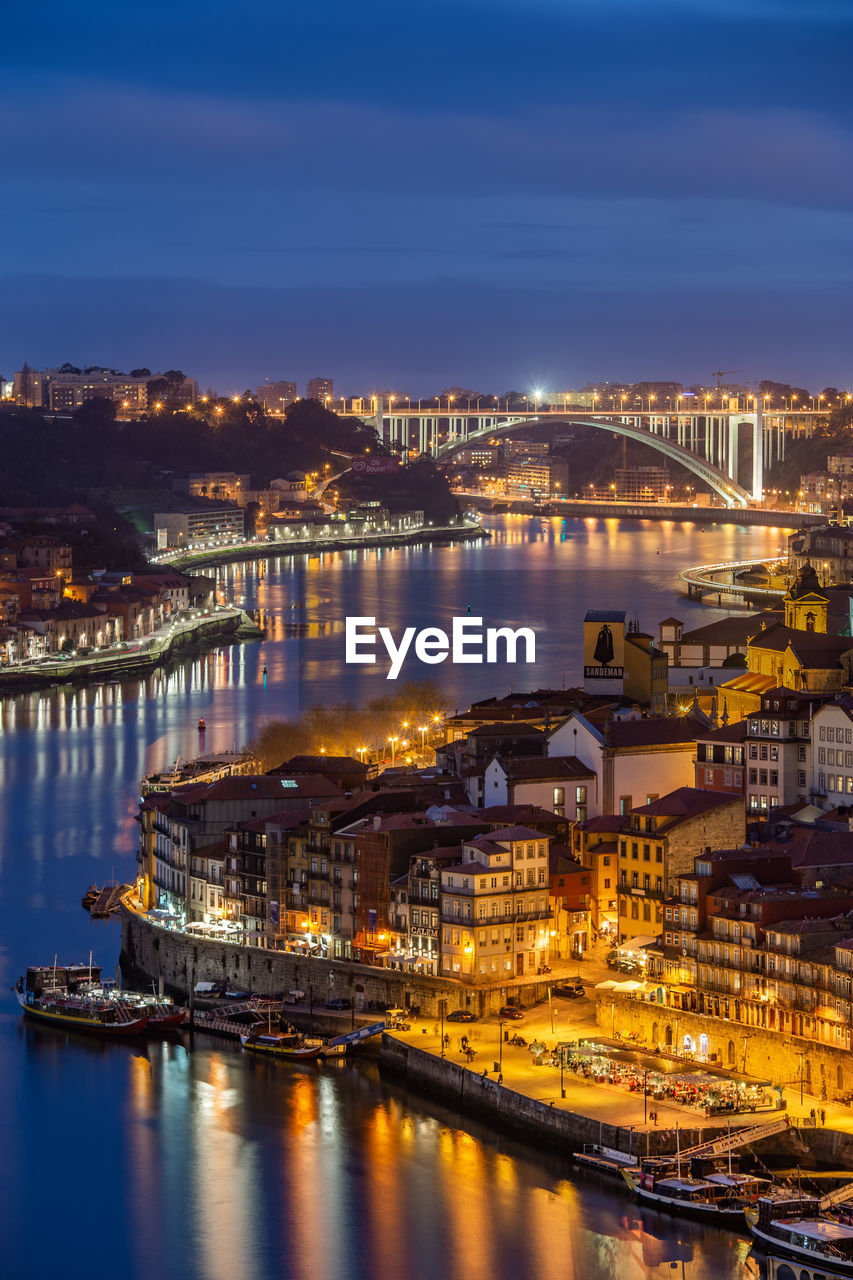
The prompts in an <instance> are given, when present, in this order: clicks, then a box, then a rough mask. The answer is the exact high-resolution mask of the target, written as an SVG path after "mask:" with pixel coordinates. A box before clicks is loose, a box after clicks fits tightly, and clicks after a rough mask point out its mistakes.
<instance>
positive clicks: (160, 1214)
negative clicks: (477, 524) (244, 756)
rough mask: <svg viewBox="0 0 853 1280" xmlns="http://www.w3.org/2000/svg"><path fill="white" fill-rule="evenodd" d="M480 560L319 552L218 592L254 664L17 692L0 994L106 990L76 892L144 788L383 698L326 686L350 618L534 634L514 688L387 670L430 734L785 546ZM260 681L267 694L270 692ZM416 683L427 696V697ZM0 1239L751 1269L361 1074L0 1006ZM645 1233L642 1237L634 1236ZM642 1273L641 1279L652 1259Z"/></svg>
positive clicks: (507, 1267)
mask: <svg viewBox="0 0 853 1280" xmlns="http://www.w3.org/2000/svg"><path fill="white" fill-rule="evenodd" d="M486 527H487V528H488V529H489V531H490V532H491V534H492V537H491V538H490V540H489V541H488V542H483V543H478V544H456V545H440V546H435V547H405V548H398V549H395V550H391V551H388V550H386V551H381V552H380V551H365V550H361V551H357V552H352V553H344V552H336V553H329V554H326V555H323V556H312V557H310V558H307V557H306V558H302V559H298V560H293V561H289V560H286V559H285V560H281V561H270V562H263V563H258V562H251V563H246V564H237V565H231V566H228V567H226V568H223V569H222V570H220V573H219V585H220V589H221V591H222V592H223V593H224V594H227V595H228V596H229V597H232V598H236V599H238V600H240V601H241V602H242V603H243V605H244V607H246V608H247V609H250V610H252V611H257V613H258V616H259V617H260V618H261V619H262V620H263V622H264V625H265V629H266V638H265V639H264V641H263V642H261V643H256V644H250V645H244V646H239V647H234V648H229V649H224V650H221V651H217V652H214V653H211V654H208V655H206V656H204V657H202V658H197V659H194V660H188V661H187V662H185V663H182V664H180V665H177V666H175V667H173V668H170V669H169V670H168V671H161V672H157V673H155V674H153V675H152V676H150V677H149V678H148V679H146V680H145V681H130V682H126V683H123V684H118V683H116V684H111V683H110V684H104V685H92V686H89V687H86V688H81V689H74V688H61V689H55V690H50V691H47V692H40V693H31V694H21V695H18V696H15V697H13V698H9V699H7V700H6V701H5V702H4V703H3V704H2V706H0V729H1V730H2V734H0V796H2V811H0V981H2V985H3V989H4V990H8V987H9V986H10V985H11V983H12V982H13V981H14V979H15V977H17V975H18V973H20V972H22V971H23V969H24V968H25V967H26V965H27V963H39V962H40V963H44V962H46V961H48V962H49V961H50V959H51V958H52V957H53V955H54V953H57V952H58V953H59V955H60V957H64V958H65V959H68V960H73V959H84V958H85V957H86V956H87V954H88V951H89V949H90V948H92V949H94V952H95V958H96V960H98V961H99V962H101V963H102V964H103V965H104V966H105V968H106V969H107V971H109V970H110V969H111V968H112V966H113V965H114V964H115V962H116V959H117V952H118V941H119V939H118V929H117V927H116V926H115V925H114V924H111V923H106V924H98V923H92V922H90V921H89V919H88V917H87V916H86V915H85V913H84V912H83V911H82V909H81V907H80V905H79V904H80V897H81V895H82V893H83V892H84V891H85V889H86V887H87V886H88V885H89V883H91V882H98V883H102V882H103V881H105V880H107V879H110V878H113V877H115V878H118V879H131V878H132V877H133V875H134V873H135V867H136V864H135V860H134V849H135V842H136V823H135V818H134V815H135V811H136V805H137V784H138V779H139V777H140V776H141V774H143V773H145V772H147V771H149V770H151V769H154V768H157V767H161V766H163V765H165V764H167V763H168V762H170V761H171V760H173V759H174V758H175V756H176V754H178V753H181V754H182V755H184V756H187V755H192V754H195V753H196V752H197V750H198V734H197V731H196V723H197V721H198V718H199V716H201V715H203V716H204V717H205V720H206V722H207V735H206V742H205V748H206V749H208V750H210V749H221V748H224V747H227V746H231V745H233V744H234V743H235V742H236V743H238V744H240V743H244V742H246V741H248V740H249V739H250V738H251V736H252V734H253V733H254V731H255V730H256V729H257V727H258V726H259V725H260V724H261V723H263V721H264V720H265V719H267V718H272V717H276V716H281V715H294V714H297V713H298V712H299V710H300V709H302V708H304V707H306V706H308V705H311V704H313V703H318V702H333V701H341V700H344V699H346V700H349V701H351V702H354V703H357V702H360V701H362V700H364V699H366V698H368V697H371V696H375V695H376V694H378V693H383V692H385V691H386V689H387V688H388V682H387V681H386V680H385V668H384V667H379V666H377V667H376V668H369V667H358V668H352V667H347V666H346V665H345V663H344V635H343V630H344V619H345V617H346V616H347V615H348V614H349V615H353V614H355V615H359V616H375V617H376V618H377V624H378V625H382V626H388V627H390V628H392V629H393V630H394V631H395V632H397V631H398V630H399V629H401V628H402V627H404V626H416V627H424V626H429V625H434V626H439V627H443V628H444V629H445V630H448V629H449V626H450V619H451V618H452V617H453V616H454V615H466V616H467V615H468V614H469V612H470V615H471V616H482V617H483V619H484V622H485V625H489V626H492V625H502V624H512V625H513V626H519V625H527V626H530V627H532V628H534V630H535V631H536V634H537V652H536V663H535V666H532V667H530V666H524V665H519V666H517V667H514V668H496V667H488V666H481V667H477V666H465V667H454V666H451V665H444V666H442V667H433V668H431V669H429V670H428V671H425V669H424V668H421V667H419V665H418V664H417V663H412V664H407V666H406V667H405V668H404V671H403V677H404V678H405V677H409V676H411V677H413V678H417V677H419V676H422V675H423V674H426V675H428V676H429V675H431V676H433V677H434V678H436V679H437V680H438V682H440V685H441V688H442V691H443V702H444V709H447V710H450V711H452V710H454V709H455V708H456V707H459V708H461V707H463V706H466V705H468V703H469V701H471V700H472V699H476V698H478V697H486V696H488V695H489V694H491V693H493V692H499V693H503V692H507V691H508V690H509V688H510V687H513V688H514V689H515V690H517V691H523V690H526V689H530V688H536V687H540V688H541V687H546V686H549V685H550V686H554V685H556V686H558V687H559V686H560V685H562V684H563V683H565V684H572V683H576V682H577V680H578V675H579V669H580V664H581V625H580V624H581V621H582V618H583V614H584V612H585V611H586V610H587V609H588V608H611V609H614V608H620V609H625V610H627V611H628V612H629V613H630V614H631V615H632V616H633V615H637V616H638V617H639V621H640V623H641V625H642V626H643V627H644V628H645V629H647V630H650V631H652V632H653V634H655V635H656V634H657V626H658V622H659V621H660V620H661V619H662V618H664V617H666V616H668V615H670V614H675V615H676V616H678V617H680V618H682V619H683V620H684V622H685V624H686V625H688V626H691V625H698V624H699V623H700V622H702V621H709V620H710V619H712V618H713V617H716V616H719V611H717V610H714V609H709V608H707V607H705V606H702V605H699V604H697V603H694V602H689V601H687V600H686V599H684V598H683V597H682V598H678V596H677V595H676V594H675V593H676V582H675V579H676V575H677V572H678V570H679V569H681V568H682V567H684V566H685V565H688V564H695V563H701V562H710V561H720V560H727V559H732V560H735V559H746V558H748V557H753V556H755V557H765V556H769V555H772V554H774V553H775V552H776V550H777V548H778V547H779V546H780V544H781V543H782V542H783V541H784V534H783V532H782V531H780V530H775V529H765V528H743V527H739V526H736V525H724V526H704V527H698V526H695V525H692V524H674V523H655V522H650V521H621V522H620V521H616V520H612V521H611V520H597V519H596V520H580V519H577V520H566V521H563V520H559V519H548V520H546V519H537V518H531V517H513V516H506V517H499V518H491V519H489V520H488V521H487V525H486ZM265 665H266V668H267V676H266V679H264V673H263V668H264V666H265ZM436 673H437V675H436ZM0 1078H2V1080H3V1082H4V1085H5V1088H4V1101H5V1106H4V1109H3V1112H2V1118H0V1136H2V1142H0V1203H1V1204H2V1206H3V1210H2V1221H3V1225H2V1227H0V1232H1V1233H2V1237H3V1243H4V1253H3V1256H4V1260H6V1259H14V1262H13V1268H12V1270H11V1271H7V1272H6V1273H7V1274H10V1275H12V1276H13V1277H14V1278H15V1280H17V1278H18V1277H21V1278H22V1280H23V1278H24V1277H26V1278H27V1280H41V1277H48V1276H50V1277H55V1276H58V1275H62V1276H63V1277H69V1278H72V1277H76V1276H77V1275H80V1276H83V1275H86V1276H90V1277H96V1280H99V1278H100V1277H101V1276H104V1277H106V1276H108V1275H109V1276H111V1277H112V1276H121V1277H137V1276H138V1277H142V1276H150V1275H152V1274H155V1273H156V1272H159V1273H160V1274H161V1275H162V1276H163V1277H166V1278H169V1280H170V1278H171V1277H172V1276H176V1277H177V1276H181V1277H182V1278H185V1280H220V1278H221V1280H225V1277H228V1280H243V1278H244V1277H245V1280H255V1278H257V1280H266V1278H267V1277H273V1276H275V1277H291V1276H293V1277H300V1278H302V1277H304V1278H305V1280H325V1278H326V1277H353V1278H355V1277H361V1276H368V1275H370V1276H375V1275H383V1276H394V1277H397V1276H399V1277H412V1278H413V1280H414V1278H419V1277H424V1278H425V1280H431V1277H434V1276H435V1277H439V1276H441V1277H443V1278H446V1280H455V1278H456V1277H458V1278H459V1280H481V1277H482V1280H503V1278H504V1277H507V1278H509V1277H526V1276H531V1277H534V1276H536V1277H540V1276H541V1277H543V1278H545V1277H551V1276H553V1277H555V1280H556V1278H557V1277H559V1278H560V1280H571V1278H572V1277H575V1276H577V1277H580V1276H582V1277H583V1278H584V1280H599V1277H602V1278H603V1277H611V1276H612V1275H613V1274H614V1273H617V1272H618V1273H619V1274H620V1276H621V1277H623V1280H629V1278H630V1280H633V1277H635V1276H636V1277H640V1276H643V1277H645V1276H654V1275H657V1274H661V1275H662V1274H664V1273H665V1272H666V1270H667V1268H666V1266H665V1265H663V1266H662V1269H661V1270H660V1271H659V1272H658V1271H656V1270H655V1269H654V1266H656V1265H657V1264H658V1263H661V1264H665V1263H667V1262H668V1261H673V1262H677V1263H678V1265H679V1269H680V1268H681V1263H682V1261H683V1262H684V1267H685V1275H693V1276H696V1277H702V1278H704V1277H712V1278H716V1277H720V1280H729V1278H730V1277H731V1278H734V1277H739V1276H741V1274H743V1263H742V1260H743V1257H744V1256H745V1252H746V1246H745V1244H744V1243H743V1242H739V1241H738V1238H737V1237H735V1236H733V1235H731V1234H728V1233H722V1232H716V1231H713V1230H709V1229H706V1228H703V1227H692V1226H690V1225H686V1224H681V1223H679V1224H675V1223H673V1222H670V1221H668V1220H667V1219H665V1218H660V1217H658V1216H657V1215H654V1214H649V1213H647V1212H645V1211H643V1213H640V1212H639V1211H638V1210H637V1209H636V1207H635V1206H634V1205H633V1204H632V1203H631V1202H630V1200H629V1199H628V1198H627V1196H626V1195H624V1194H623V1193H622V1191H621V1189H620V1188H619V1187H618V1186H616V1185H615V1184H612V1185H608V1184H601V1183H599V1182H597V1181H595V1180H590V1179H584V1178H582V1177H580V1176H578V1175H577V1173H575V1172H573V1171H572V1168H571V1165H570V1164H569V1163H567V1162H566V1161H562V1160H559V1159H557V1158H554V1159H547V1158H543V1157H542V1156H541V1153H535V1152H533V1151H530V1150H529V1149H526V1148H524V1147H521V1146H515V1145H513V1144H510V1143H508V1142H506V1141H505V1140H503V1139H499V1138H496V1137H495V1136H494V1135H492V1134H490V1133H489V1132H487V1131H485V1130H482V1129H480V1128H478V1127H476V1126H472V1125H468V1124H466V1125H465V1126H464V1127H462V1126H461V1124H460V1122H459V1121H458V1119H457V1118H456V1117H453V1116H451V1115H447V1114H444V1113H442V1112H441V1111H440V1109H438V1108H436V1107H434V1106H432V1105H429V1104H427V1103H425V1102H424V1101H422V1100H418V1099H416V1098H411V1097H407V1096H406V1094H405V1093H403V1092H402V1091H401V1090H399V1089H397V1088H394V1087H391V1086H389V1085H387V1084H383V1083H382V1082H380V1081H379V1080H378V1079H377V1078H376V1076H375V1074H374V1073H373V1071H372V1070H371V1069H370V1068H369V1067H367V1068H360V1069H357V1070H350V1069H341V1068H339V1067H324V1068H321V1069H320V1070H317V1069H315V1068H312V1069H311V1070H310V1071H309V1070H308V1069H306V1068H293V1069H291V1068H288V1067H281V1066H279V1067H276V1066H275V1065H273V1066H270V1064H258V1063H256V1062H253V1061H246V1060H245V1059H244V1058H243V1057H242V1056H241V1055H240V1053H239V1052H237V1051H234V1050H233V1049H231V1048H228V1047H220V1046H216V1047H213V1046H211V1045H209V1044H201V1045H198V1044H196V1046H194V1048H193V1050H192V1052H191V1053H189V1052H188V1051H187V1048H186V1047H185V1045H184V1043H183V1042H181V1041H180V1040H178V1041H176V1042H175V1043H168V1042H162V1043H158V1042H155V1041H152V1042H150V1043H148V1044H147V1045H146V1046H144V1047H141V1048H140V1047H136V1048H133V1047H129V1046H122V1045H103V1044H100V1043H98V1042H89V1041H86V1040H85V1039H82V1040H80V1039H77V1038H74V1037H70V1038H68V1040H67V1042H66V1038H65V1037H64V1036H62V1035H61V1034H58V1033H53V1032H51V1031H48V1030H46V1029H40V1028H32V1027H25V1026H24V1025H23V1024H22V1022H21V1020H20V1017H19V1016H18V1012H17V1006H16V1005H15V1004H14V1000H13V999H12V997H11V996H10V995H9V994H6V995H3V996H2V997H0ZM641 1223H642V1224H644V1228H645V1229H644V1230H643V1231H641V1230H639V1224H641ZM655 1259H656V1260H657V1261H656V1262H655Z"/></svg>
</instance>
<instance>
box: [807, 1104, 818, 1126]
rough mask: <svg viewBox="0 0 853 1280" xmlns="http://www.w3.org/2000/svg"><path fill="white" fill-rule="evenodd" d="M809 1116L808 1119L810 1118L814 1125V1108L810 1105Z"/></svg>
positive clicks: (815, 1121) (815, 1120)
mask: <svg viewBox="0 0 853 1280" xmlns="http://www.w3.org/2000/svg"><path fill="white" fill-rule="evenodd" d="M809 1117H810V1119H811V1122H812V1124H813V1125H816V1124H817V1116H816V1115H815V1109H814V1107H812V1109H811V1111H810V1112H809Z"/></svg>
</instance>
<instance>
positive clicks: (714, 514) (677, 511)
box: [459, 494, 826, 529]
mask: <svg viewBox="0 0 853 1280" xmlns="http://www.w3.org/2000/svg"><path fill="white" fill-rule="evenodd" d="M459 496H462V495H459ZM464 496H465V498H466V500H467V501H469V502H470V503H471V505H472V506H475V507H477V509H478V510H479V511H482V512H484V513H491V514H493V515H536V516H543V517H548V516H566V517H570V516H571V517H576V516H587V517H589V516H592V517H597V518H601V519H606V520H626V519H630V520H674V521H678V522H684V521H689V522H690V523H692V524H736V525H758V526H764V527H766V528H771V529H801V528H805V527H807V526H811V525H819V524H825V523H826V516H821V515H815V514H814V513H813V512H804V511H768V510H766V509H764V508H763V507H694V506H691V505H690V504H688V503H660V502H645V503H644V502H589V501H586V500H582V499H578V500H568V499H567V500H566V501H563V502H546V503H534V502H523V501H517V502H511V501H506V500H504V501H501V500H500V499H498V500H495V501H492V500H483V499H479V500H478V499H477V497H476V496H475V495H471V494H466V495H464Z"/></svg>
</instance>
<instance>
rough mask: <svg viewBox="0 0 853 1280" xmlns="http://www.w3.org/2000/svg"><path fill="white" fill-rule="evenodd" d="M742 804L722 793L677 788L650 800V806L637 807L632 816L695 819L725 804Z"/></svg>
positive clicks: (693, 788) (737, 799) (731, 796)
mask: <svg viewBox="0 0 853 1280" xmlns="http://www.w3.org/2000/svg"><path fill="white" fill-rule="evenodd" d="M736 803H741V804H742V803H743V797H742V796H734V795H730V794H728V793H727V792H723V791H699V790H697V788H696V787H678V788H677V790H675V791H670V793H669V795H666V796H661V797H660V799H659V800H652V802H651V803H650V804H643V805H637V806H636V807H635V808H634V809H632V810H631V812H632V814H641V815H643V816H649V817H659V818H696V817H698V816H699V814H702V813H707V812H709V810H711V809H719V808H722V806H723V805H726V804H736Z"/></svg>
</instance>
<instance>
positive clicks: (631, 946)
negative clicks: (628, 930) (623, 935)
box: [619, 933, 660, 953]
mask: <svg viewBox="0 0 853 1280" xmlns="http://www.w3.org/2000/svg"><path fill="white" fill-rule="evenodd" d="M650 942H660V938H658V937H654V936H653V935H652V934H650V933H643V934H640V935H639V936H638V937H636V938H631V939H630V940H629V941H628V942H623V943H622V945H621V947H619V951H620V952H621V953H624V952H630V951H637V950H639V948H640V947H645V946H648V944H649V943H650Z"/></svg>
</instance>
